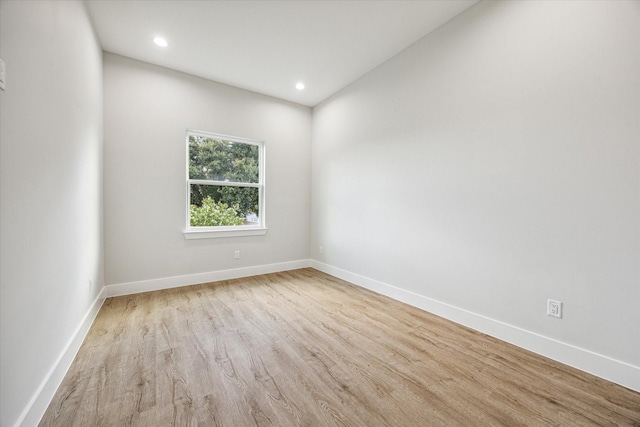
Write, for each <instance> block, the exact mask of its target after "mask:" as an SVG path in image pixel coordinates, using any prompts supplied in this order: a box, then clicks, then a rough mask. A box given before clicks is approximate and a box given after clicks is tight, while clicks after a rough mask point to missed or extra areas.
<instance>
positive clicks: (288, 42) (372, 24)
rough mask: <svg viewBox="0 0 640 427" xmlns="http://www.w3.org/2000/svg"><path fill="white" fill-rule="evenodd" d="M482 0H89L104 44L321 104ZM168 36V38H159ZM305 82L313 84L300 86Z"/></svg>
mask: <svg viewBox="0 0 640 427" xmlns="http://www.w3.org/2000/svg"><path fill="white" fill-rule="evenodd" d="M476 2H477V0H427V1H404V0H392V1H362V0H358V1H351V0H343V1H329V0H320V1H293V0H289V1H264V0H261V1H213V0H209V1H206V0H195V1H192V0H129V1H115V0H88V1H87V5H88V9H89V13H90V15H91V19H92V21H93V23H94V26H95V29H96V32H97V34H98V38H99V39H100V43H101V44H102V47H103V49H104V50H105V51H107V52H112V53H116V54H119V55H123V56H127V57H130V58H134V59H138V60H141V61H145V62H149V63H151V64H156V65H160V66H163V67H167V68H171V69H174V70H178V71H183V72H185V73H189V74H193V75H196V76H200V77H204V78H206V79H209V80H214V81H217V82H221V83H226V84H229V85H232V86H236V87H239V88H243V89H247V90H250V91H254V92H258V93H262V94H265V95H270V96H274V97H277V98H281V99H285V100H288V101H292V102H296V103H299V104H303V105H307V106H315V105H317V104H318V103H320V102H322V101H323V100H325V99H327V98H328V97H330V96H331V95H333V94H334V93H336V92H337V91H339V90H340V89H342V88H344V87H346V86H348V85H349V84H350V83H352V82H353V81H355V80H357V79H358V78H359V77H361V76H363V75H364V74H366V73H367V72H369V71H371V70H372V69H374V68H376V67H377V66H379V65H380V64H382V63H383V62H385V61H386V60H387V59H389V58H391V57H392V56H394V55H396V54H397V53H399V52H400V51H402V50H403V49H405V48H406V47H408V46H409V45H411V44H413V43H415V42H416V41H418V40H419V39H421V38H422V37H424V36H425V35H426V34H428V33H430V32H431V31H433V30H434V29H436V28H437V27H439V26H441V25H442V24H444V23H445V22H447V21H448V20H450V19H451V18H453V17H454V16H456V15H457V14H459V13H461V12H462V11H464V10H465V9H467V8H469V7H471V6H473V5H474V4H475V3H476ZM156 36H162V37H164V38H165V39H166V40H167V42H168V46H167V47H165V48H162V47H159V46H156V45H155V44H154V43H153V38H154V37H156ZM297 82H304V84H305V86H306V87H305V89H304V90H297V89H296V88H295V85H296V83H297Z"/></svg>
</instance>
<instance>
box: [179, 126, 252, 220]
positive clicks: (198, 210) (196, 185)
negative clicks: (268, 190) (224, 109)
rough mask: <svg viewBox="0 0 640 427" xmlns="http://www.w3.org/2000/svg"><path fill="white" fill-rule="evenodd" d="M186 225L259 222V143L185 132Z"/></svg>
mask: <svg viewBox="0 0 640 427" xmlns="http://www.w3.org/2000/svg"><path fill="white" fill-rule="evenodd" d="M188 148H189V154H188V155H189V159H188V162H189V164H188V167H189V214H190V215H189V216H190V219H189V225H190V226H191V227H203V226H204V227H215V226H239V225H257V224H260V222H261V221H260V214H261V212H260V206H261V197H262V181H261V178H262V177H261V173H260V171H261V169H260V168H261V161H262V155H261V150H262V148H263V147H262V144H261V143H258V142H253V141H245V140H240V138H238V139H236V138H231V137H222V136H220V135H214V134H205V133H196V132H189V133H188Z"/></svg>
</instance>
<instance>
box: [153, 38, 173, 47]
mask: <svg viewBox="0 0 640 427" xmlns="http://www.w3.org/2000/svg"><path fill="white" fill-rule="evenodd" d="M153 42H154V43H155V44H157V45H158V46H162V47H167V46H169V43H167V41H166V40H165V39H163V38H162V37H156V38H155V39H153Z"/></svg>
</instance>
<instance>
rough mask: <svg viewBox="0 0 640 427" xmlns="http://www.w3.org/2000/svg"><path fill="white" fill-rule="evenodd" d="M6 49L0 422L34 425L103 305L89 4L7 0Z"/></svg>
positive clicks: (0, 50) (98, 86)
mask: <svg viewBox="0 0 640 427" xmlns="http://www.w3.org/2000/svg"><path fill="white" fill-rule="evenodd" d="M0 58H2V59H3V60H4V61H5V63H6V71H7V79H6V90H5V91H0V218H1V221H0V313H1V314H0V337H1V339H2V343H1V345H0V425H2V426H12V425H16V423H19V422H21V421H22V420H24V423H23V425H36V424H37V423H38V421H39V419H40V416H41V415H42V413H43V411H44V409H46V406H47V405H48V403H49V399H50V398H51V396H52V394H53V393H54V392H55V389H56V388H57V385H58V384H59V381H60V380H61V378H62V375H64V373H65V372H66V369H67V367H68V364H69V363H70V361H71V359H72V358H73V356H74V355H75V351H76V350H77V347H78V346H79V344H80V342H81V340H82V338H83V336H84V332H85V331H86V327H87V326H88V324H90V323H91V320H92V319H93V317H92V316H93V315H94V314H95V312H96V311H97V308H98V307H99V306H100V303H101V300H100V299H99V298H98V296H99V291H100V289H101V288H102V285H103V261H102V260H103V255H102V100H103V99H102V51H101V48H100V46H99V44H98V42H97V39H96V37H95V36H94V33H93V29H92V27H91V23H90V21H89V18H88V15H87V13H86V12H85V8H84V5H83V3H81V2H78V1H67V2H60V1H37V2H36V1H33V2H24V1H6V0H2V1H0ZM90 277H91V278H93V280H94V283H95V285H94V287H93V289H92V288H91V287H90V285H89V278H90Z"/></svg>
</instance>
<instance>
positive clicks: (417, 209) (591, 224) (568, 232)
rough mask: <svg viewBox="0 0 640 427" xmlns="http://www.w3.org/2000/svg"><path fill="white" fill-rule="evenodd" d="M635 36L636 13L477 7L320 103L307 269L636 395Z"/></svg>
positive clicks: (560, 5)
mask: <svg viewBox="0 0 640 427" xmlns="http://www.w3.org/2000/svg"><path fill="white" fill-rule="evenodd" d="M639 40H640V3H639V2H631V1H613V2H609V1H590V2H575V1H558V2H538V1H520V2H481V3H479V4H478V5H476V6H474V7H473V8H471V9H469V10H468V11H467V12H465V13H464V14H462V15H460V16H458V17H457V18H455V19H454V20H452V21H450V22H449V23H448V24H447V25H445V26H444V27H442V28H440V29H439V30H437V31H435V32H433V33H432V34H430V35H428V36H427V37H426V38H424V39H423V40H421V41H419V42H418V43H416V44H415V45H413V46H412V47H410V48H409V49H407V50H406V51H404V52H402V53H401V54H399V55H398V56H396V57H395V58H393V59H391V60H390V61H388V62H387V63H385V64H383V65H382V66H381V67H379V68H378V69H376V70H374V71H373V72H371V73H369V74H368V75H366V76H364V77H363V78H362V79H360V80H359V81H357V82H356V83H354V84H353V85H351V86H350V87H348V88H346V89H345V90H343V91H341V92H340V93H338V94H336V95H335V96H333V97H332V98H331V99H330V100H328V101H326V102H324V103H323V104H321V105H320V106H318V107H316V108H315V109H314V115H313V124H312V127H313V138H312V147H313V149H312V160H313V162H312V164H313V169H312V170H313V171H312V183H313V185H312V189H313V190H312V195H313V197H312V214H313V221H312V258H314V259H315V260H317V265H318V266H319V268H325V270H328V271H334V272H342V273H343V275H344V276H345V277H352V278H355V279H356V280H360V281H361V282H362V283H364V284H367V283H374V284H377V285H380V289H387V290H388V293H390V294H393V293H394V292H396V293H397V294H398V295H404V297H405V299H411V298H413V299H414V302H415V301H417V300H423V301H431V302H435V303H434V304H433V305H434V306H438V304H440V307H441V308H442V312H443V313H445V312H447V311H448V312H450V313H458V314H459V318H460V319H462V318H463V317H465V316H470V318H473V317H474V316H475V319H476V321H477V324H475V325H474V320H471V321H470V322H468V323H469V324H472V325H474V326H476V327H477V326H478V325H481V324H483V322H484V323H485V324H489V323H491V322H493V324H494V325H495V326H496V327H498V326H499V327H500V328H502V329H503V330H505V327H506V328H507V329H508V328H511V332H509V333H512V335H513V336H515V337H516V339H515V340H514V341H517V342H519V343H520V344H523V343H524V345H527V340H533V341H535V340H537V339H538V338H540V337H547V338H549V339H547V341H546V342H547V343H549V344H550V345H555V344H554V343H558V342H559V343H561V344H562V345H563V346H564V347H562V346H561V348H560V350H559V351H558V354H555V355H552V356H554V357H556V358H559V359H563V357H562V353H563V352H572V351H574V350H575V349H576V348H578V350H579V351H577V352H576V355H575V357H574V359H579V358H580V357H583V356H584V357H586V358H588V357H591V356H594V357H596V358H600V360H601V361H603V363H604V364H605V365H606V364H607V363H608V362H606V361H607V360H610V359H611V360H612V362H613V365H612V366H614V368H612V369H609V368H607V367H604V368H603V370H604V371H606V372H598V373H599V374H601V375H604V376H608V377H609V378H610V379H614V380H616V381H618V382H621V383H625V384H626V385H628V386H632V387H635V388H636V389H638V388H640V375H639V373H640V368H639V367H640V334H639V333H638V331H639V330H640V227H639V226H638V224H639V220H640V167H639V166H640V162H639V160H640V43H639ZM319 246H323V247H324V254H321V253H320V251H319ZM374 286H376V285H374ZM547 298H552V299H558V300H561V301H563V302H564V318H563V319H561V320H559V319H556V318H552V317H548V316H546V300H547ZM456 310H457V311H456ZM455 316H456V315H454V316H453V317H455ZM480 329H482V327H481V328H480ZM484 329H485V330H488V329H491V327H487V328H484ZM489 332H490V331H489ZM509 333H507V334H506V335H508V334H509ZM503 336H505V334H503ZM517 336H519V338H518V337H517ZM529 347H532V348H534V349H536V350H538V351H544V350H543V349H542V348H541V347H540V346H538V347H537V344H532V345H530V346H529ZM572 357H573V356H572ZM568 359H571V357H569V358H568ZM565 362H570V363H573V364H574V365H577V366H578V367H581V368H585V367H586V366H587V365H589V363H582V362H581V361H580V360H567V358H565ZM616 366H618V367H621V373H615V372H609V371H611V370H615V369H616ZM595 370H596V371H597V369H595ZM607 370H609V371H607ZM632 377H633V378H632Z"/></svg>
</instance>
